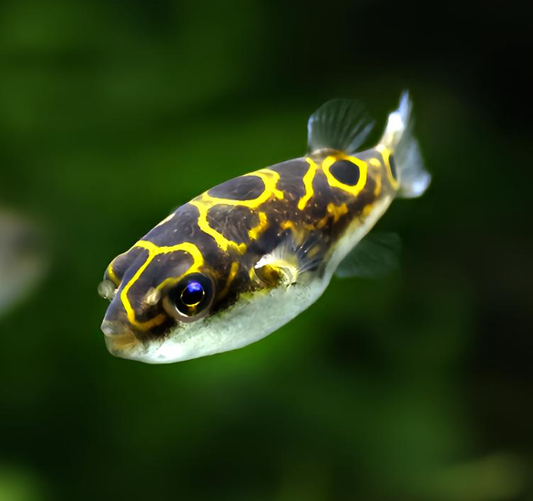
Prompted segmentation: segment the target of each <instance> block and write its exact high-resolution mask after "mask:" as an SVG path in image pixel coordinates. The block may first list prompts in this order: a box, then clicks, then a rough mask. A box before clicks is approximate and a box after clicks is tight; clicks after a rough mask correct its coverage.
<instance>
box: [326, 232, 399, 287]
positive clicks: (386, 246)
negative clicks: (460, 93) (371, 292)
mask: <svg viewBox="0 0 533 501" xmlns="http://www.w3.org/2000/svg"><path fill="white" fill-rule="evenodd" d="M400 251H401V241H400V237H399V236H398V235H397V234H396V233H387V232H379V231H377V232H374V233H371V234H370V235H368V236H367V237H365V238H363V240H361V242H359V243H358V244H357V246H356V247H355V248H354V249H353V250H352V251H351V252H350V253H349V254H348V255H347V256H346V257H345V258H344V260H343V261H342V262H341V264H340V265H339V267H338V268H337V271H336V275H337V276H338V277H341V278H347V277H364V278H368V277H380V276H384V275H386V274H387V273H389V272H391V271H393V270H395V269H396V268H398V265H399V262H400V260H399V255H400Z"/></svg>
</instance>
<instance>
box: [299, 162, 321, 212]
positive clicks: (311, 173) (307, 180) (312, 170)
mask: <svg viewBox="0 0 533 501" xmlns="http://www.w3.org/2000/svg"><path fill="white" fill-rule="evenodd" d="M305 160H306V161H307V163H308V164H309V169H308V171H307V172H306V173H305V176H304V177H303V182H304V187H305V195H304V196H303V197H302V198H300V200H299V202H298V209H299V210H304V209H305V206H306V205H307V202H309V200H310V199H311V197H312V196H313V195H314V194H315V190H314V189H313V180H314V179H315V175H316V171H317V169H318V166H317V164H316V163H315V162H314V161H313V160H312V159H310V158H309V157H308V158H306V159H305Z"/></svg>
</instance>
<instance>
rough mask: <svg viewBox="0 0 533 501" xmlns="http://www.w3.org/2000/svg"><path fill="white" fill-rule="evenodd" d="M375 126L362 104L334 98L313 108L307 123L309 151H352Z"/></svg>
mask: <svg viewBox="0 0 533 501" xmlns="http://www.w3.org/2000/svg"><path fill="white" fill-rule="evenodd" d="M373 126H374V121H373V120H372V118H371V117H370V116H369V115H368V114H367V112H366V111H365V109H364V107H363V105H362V104H361V103H360V102H358V101H354V100H350V99H333V100H332V101H328V102H327V103H325V104H323V105H322V106H321V107H320V108H318V110H316V111H315V112H314V113H313V114H312V115H311V117H310V118H309V122H308V124H307V130H308V139H307V148H308V151H309V153H313V152H316V151H317V150H321V149H332V150H339V151H343V152H344V153H347V154H352V153H355V152H356V151H357V149H358V148H359V147H360V146H361V145H362V144H363V142H364V141H365V139H366V138H367V137H368V134H369V133H370V131H371V130H372V128H373Z"/></svg>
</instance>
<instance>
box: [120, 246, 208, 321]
mask: <svg viewBox="0 0 533 501" xmlns="http://www.w3.org/2000/svg"><path fill="white" fill-rule="evenodd" d="M134 247H140V248H141V249H146V250H147V251H148V256H147V257H146V260H145V262H144V263H143V264H142V265H141V266H140V267H139V269H138V270H137V271H136V272H135V274H134V275H133V277H132V278H131V279H130V281H129V282H128V283H127V284H126V285H125V286H124V288H123V289H122V291H121V293H120V300H121V301H122V304H123V306H124V309H125V310H126V315H127V316H128V320H129V321H130V323H131V324H132V325H135V326H136V327H138V328H140V329H143V330H148V329H150V328H151V327H155V326H157V325H161V324H162V323H163V322H164V321H165V319H166V315H165V314H163V313H160V314H159V315H157V316H156V317H154V318H152V319H151V320H148V321H146V322H138V321H137V319H136V318H135V311H134V309H133V307H132V306H131V303H130V300H129V298H128V292H129V290H130V289H131V287H132V286H133V284H134V283H135V282H136V281H137V280H138V279H139V277H140V276H141V275H142V274H143V272H144V270H146V268H147V267H148V265H149V264H150V263H151V262H152V261H153V259H154V258H155V257H156V256H158V255H160V254H170V253H172V252H177V251H184V252H187V253H188V254H190V256H191V257H192V258H193V264H192V265H191V266H190V267H189V269H188V270H187V271H186V272H185V273H183V274H182V275H181V276H180V277H178V278H167V279H166V280H165V281H164V282H162V283H161V284H159V285H158V286H157V289H161V288H163V287H164V286H165V285H166V284H167V283H169V282H174V281H179V280H181V278H182V277H183V276H185V275H186V274H187V273H190V272H191V271H197V270H198V269H199V267H200V266H201V265H202V264H203V262H204V258H203V256H202V253H201V252H200V250H199V249H198V247H196V245H194V244H192V243H190V242H183V243H181V244H177V245H173V246H165V247H159V246H157V245H156V244H154V243H152V242H149V241H148V240H140V241H139V242H137V243H136V244H135V245H134V246H133V247H132V249H133V248H134Z"/></svg>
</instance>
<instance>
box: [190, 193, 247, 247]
mask: <svg viewBox="0 0 533 501" xmlns="http://www.w3.org/2000/svg"><path fill="white" fill-rule="evenodd" d="M189 203H190V204H191V205H194V207H196V208H197V209H198V226H199V227H200V229H201V230H202V231H203V232H204V233H207V234H208V235H209V236H211V237H213V239H214V240H215V242H216V243H217V245H218V246H219V247H220V248H221V249H222V250H223V251H227V250H228V248H229V247H231V248H233V249H235V250H236V251H237V252H238V253H239V254H244V253H245V252H246V244H245V243H240V244H238V243H237V242H234V241H233V240H229V239H227V238H226V237H225V236H224V235H222V233H220V232H218V231H217V230H215V229H214V228H213V227H212V226H211V225H210V224H209V221H208V220H207V213H208V212H209V209H210V208H211V207H212V206H213V205H217V204H213V205H211V204H206V203H204V202H203V201H201V200H192V201H191V202H189Z"/></svg>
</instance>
